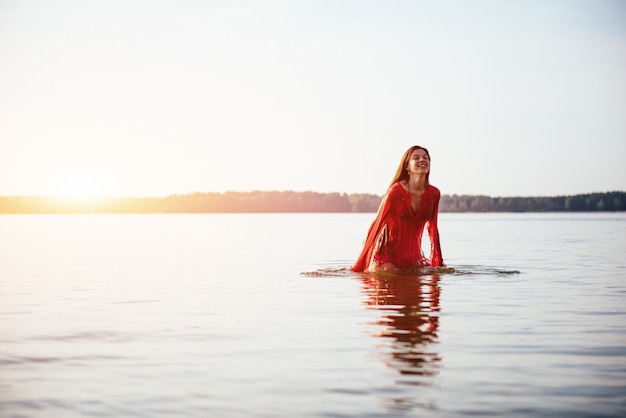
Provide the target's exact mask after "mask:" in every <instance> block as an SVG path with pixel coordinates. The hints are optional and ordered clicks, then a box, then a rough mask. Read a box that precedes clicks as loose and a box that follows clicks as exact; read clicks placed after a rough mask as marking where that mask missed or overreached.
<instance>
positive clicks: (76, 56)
mask: <svg viewBox="0 0 626 418" xmlns="http://www.w3.org/2000/svg"><path fill="white" fill-rule="evenodd" d="M412 145H421V146H424V147H426V148H428V150H429V151H430V154H431V158H432V163H431V174H430V181H431V183H432V184H433V185H435V186H437V187H438V188H439V189H440V190H441V192H442V194H450V195H451V194H469V195H488V196H493V197H496V196H555V195H571V194H580V193H594V192H605V191H616V190H620V191H624V190H626V163H625V160H626V158H625V157H626V1H621V0H614V1H609V0H524V1H522V0H511V1H499V0H493V1H489V0H393V1H390V0H379V1H374V0H308V1H305V0H284V1H274V0H264V1H254V0H250V1H236V0H233V1H226V0H172V1H166V0H160V1H159V0H107V1H85V0H54V1H51V0H0V195H3V196H12V195H46V196H51V195H58V196H71V197H100V196H136V197H139V196H167V195H172V194H186V193H193V192H225V191H256V190H293V191H317V192H324V193H326V192H340V193H373V194H378V195H380V194H383V193H384V192H385V190H386V188H387V187H388V186H389V182H390V181H391V178H392V176H393V174H394V172H395V170H396V168H397V166H398V164H399V162H400V158H401V157H402V154H403V153H404V151H405V150H406V149H408V148H409V147H410V146H412Z"/></svg>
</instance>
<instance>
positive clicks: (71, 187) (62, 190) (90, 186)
mask: <svg viewBox="0 0 626 418" xmlns="http://www.w3.org/2000/svg"><path fill="white" fill-rule="evenodd" d="M50 195H51V196H53V197H57V198H61V199H71V200H80V201H83V200H85V201H86V200H94V199H97V198H102V197H105V195H106V191H105V190H104V187H103V185H102V184H101V183H100V182H98V181H96V180H94V179H91V178H87V177H84V176H80V175H74V176H68V177H65V178H63V179H60V180H58V181H56V182H55V183H54V184H52V185H51V187H50Z"/></svg>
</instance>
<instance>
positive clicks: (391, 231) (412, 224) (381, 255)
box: [351, 182, 444, 271]
mask: <svg viewBox="0 0 626 418" xmlns="http://www.w3.org/2000/svg"><path fill="white" fill-rule="evenodd" d="M440 197H441V192H440V191H439V189H437V188H436V187H434V186H431V185H429V186H428V187H427V188H426V190H425V191H424V194H423V195H422V199H421V201H420V205H419V208H418V209H417V212H415V211H414V210H413V207H412V206H411V195H410V194H409V192H408V191H406V190H405V189H404V187H402V185H401V184H400V183H399V182H398V183H395V184H394V185H393V186H391V187H390V188H389V190H388V191H387V194H386V195H385V196H384V198H383V201H382V202H381V204H380V208H379V209H378V214H377V215H376V219H375V220H374V222H373V223H372V225H371V226H370V229H369V231H368V233H367V238H366V239H365V245H364V246H363V251H361V255H360V256H359V258H358V259H357V261H356V262H355V263H354V265H353V266H352V268H351V269H352V271H365V270H367V269H368V268H369V266H370V265H371V263H372V262H374V263H376V264H378V265H381V264H384V263H393V264H394V265H395V266H396V267H398V268H410V267H427V266H431V267H439V266H443V265H444V263H443V257H442V255H441V244H440V242H439V230H438V228H437V215H438V212H439V199H440ZM424 228H426V230H427V232H428V236H429V238H430V245H431V251H430V256H431V258H430V260H429V259H428V258H426V257H425V256H424V253H423V251H422V234H423V232H424Z"/></svg>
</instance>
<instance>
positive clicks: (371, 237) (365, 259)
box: [350, 189, 393, 271]
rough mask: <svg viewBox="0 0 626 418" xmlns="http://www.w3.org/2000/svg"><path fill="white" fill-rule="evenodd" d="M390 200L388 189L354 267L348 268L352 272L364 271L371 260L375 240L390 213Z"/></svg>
mask: <svg viewBox="0 0 626 418" xmlns="http://www.w3.org/2000/svg"><path fill="white" fill-rule="evenodd" d="M392 200H393V196H392V193H391V189H389V191H387V193H386V194H385V196H384V198H383V200H382V202H381V203H380V207H379V208H378V213H377V215H376V219H374V222H372V225H371V226H370V228H369V230H368V232H367V237H366V238H365V243H364V244H363V250H362V251H361V254H360V255H359V258H358V259H357V260H356V262H355V263H354V265H353V266H352V267H351V268H350V269H351V270H352V271H365V269H366V268H367V267H368V264H369V262H370V260H371V259H372V254H373V252H374V250H375V249H376V238H377V237H378V234H379V233H380V231H381V229H382V228H383V227H384V226H385V224H386V221H387V218H388V216H389V213H390V211H391V207H392V203H391V202H392Z"/></svg>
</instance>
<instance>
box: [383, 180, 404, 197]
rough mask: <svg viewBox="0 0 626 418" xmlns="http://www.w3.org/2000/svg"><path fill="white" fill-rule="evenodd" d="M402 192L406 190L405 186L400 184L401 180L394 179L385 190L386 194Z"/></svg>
mask: <svg viewBox="0 0 626 418" xmlns="http://www.w3.org/2000/svg"><path fill="white" fill-rule="evenodd" d="M402 192H406V186H405V185H403V184H402V181H396V182H395V183H394V184H392V185H391V187H389V190H388V191H387V193H388V194H398V193H402Z"/></svg>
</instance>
